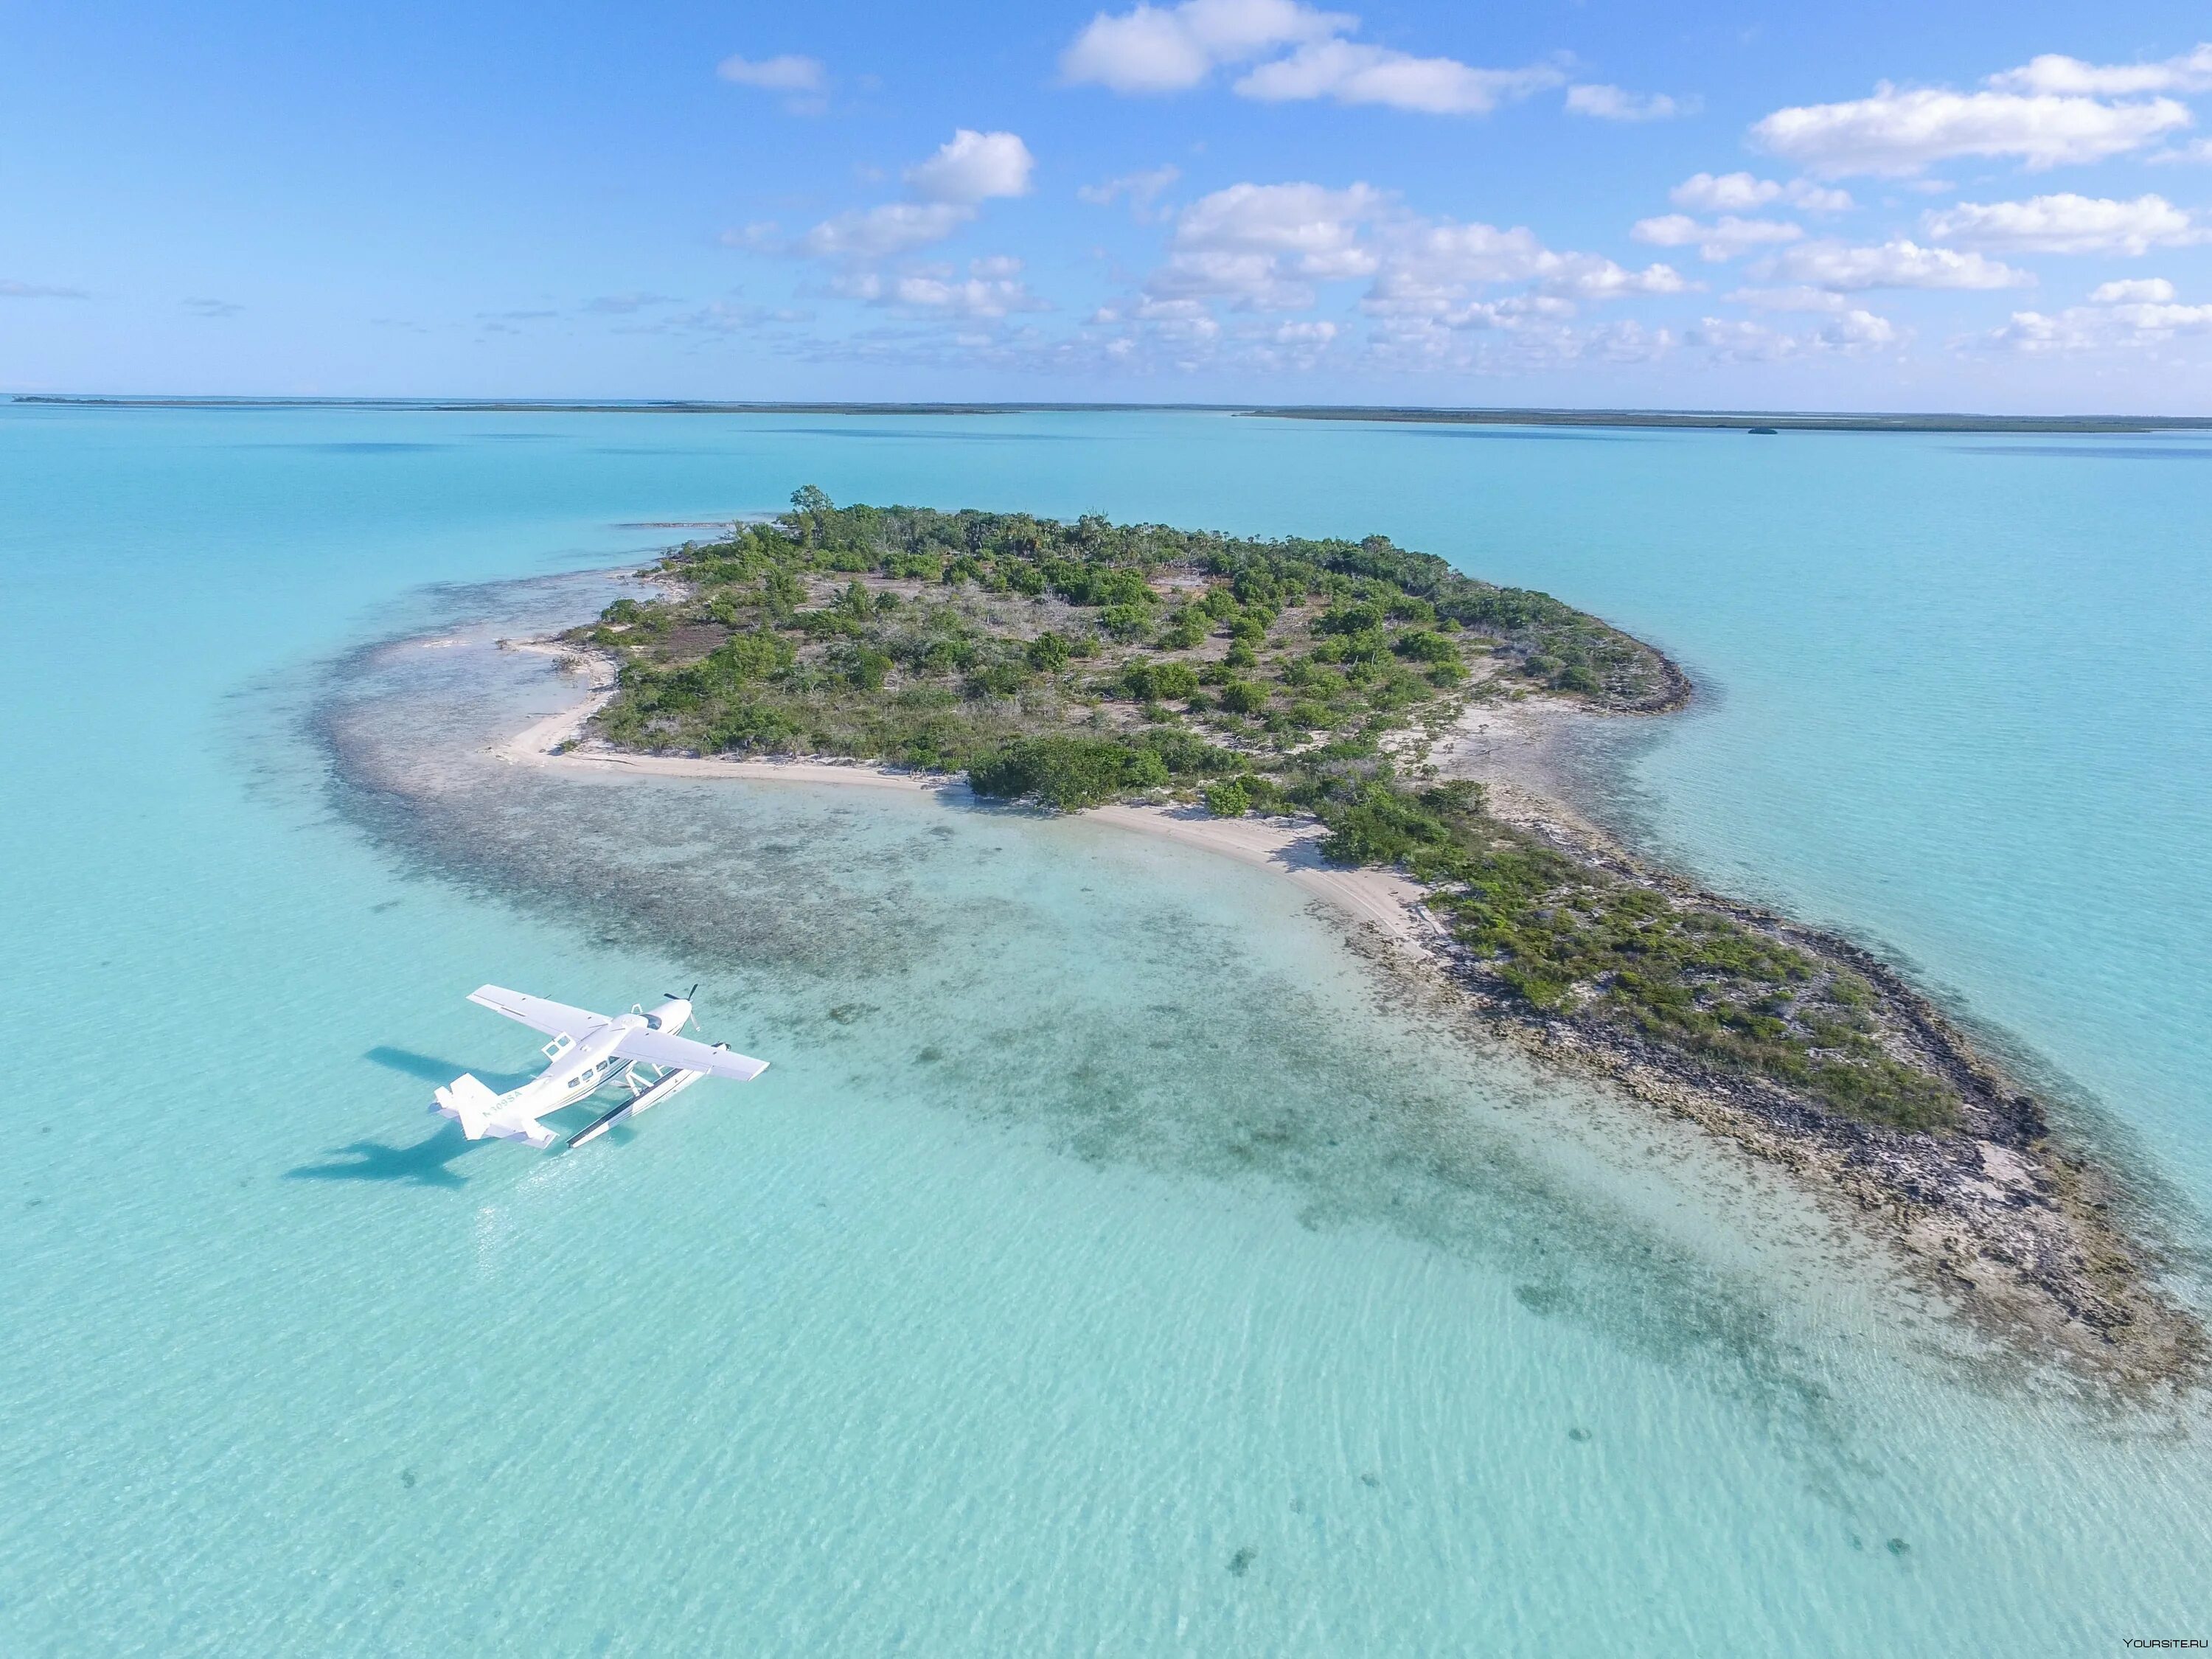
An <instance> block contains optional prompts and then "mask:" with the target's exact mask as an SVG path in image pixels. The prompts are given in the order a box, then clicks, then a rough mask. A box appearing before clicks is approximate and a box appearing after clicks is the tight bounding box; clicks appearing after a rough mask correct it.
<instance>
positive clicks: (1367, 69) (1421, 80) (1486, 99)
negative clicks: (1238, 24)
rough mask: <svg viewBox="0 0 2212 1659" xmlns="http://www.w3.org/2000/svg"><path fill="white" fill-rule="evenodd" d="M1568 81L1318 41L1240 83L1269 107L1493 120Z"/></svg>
mask: <svg viewBox="0 0 2212 1659" xmlns="http://www.w3.org/2000/svg"><path fill="white" fill-rule="evenodd" d="M1565 78H1566V77H1565V76H1564V75H1562V74H1561V73H1560V72H1559V70H1556V69H1553V68H1552V67H1550V66H1549V65H1547V64H1534V65H1531V66H1530V67H1529V68H1527V69H1516V70H1492V69H1475V68H1473V67H1471V66H1470V65H1468V64H1462V63H1461V62H1459V61H1458V60H1457V59H1456V58H1416V57H1414V56H1413V54H1412V53H1410V52H1396V51H1393V50H1392V49H1391V48H1389V47H1388V46H1366V45H1363V44H1361V43H1360V42H1358V41H1353V40H1316V41H1314V42H1313V43H1311V44H1310V45H1308V46H1301V47H1299V48H1298V50H1297V51H1296V52H1292V53H1291V55H1290V56H1289V57H1288V58H1278V59H1276V60H1275V61H1274V62H1273V63H1271V64H1261V65H1260V66H1259V67H1258V68H1256V69H1255V70H1252V71H1251V72H1250V73H1249V74H1248V75H1247V76H1244V78H1243V80H1241V81H1239V82H1237V87H1236V90H1237V93H1238V94H1241V95H1242V96H1243V97H1246V98H1257V99H1261V100H1265V101H1267V102H1269V103H1282V102H1288V101H1291V100H1298V99H1306V98H1332V99H1334V100H1336V101H1337V102H1338V103H1340V104H1387V105H1388V106H1390V107H1391V108H1393V109H1404V110H1414V111H1418V112H1420V113H1422V114H1425V115H1487V114H1488V113H1489V112H1491V111H1492V110H1494V109H1496V108H1497V107H1498V105H1500V104H1502V103H1506V102H1510V100H1514V99H1516V98H1525V97H1527V96H1528V94H1531V93H1534V92H1541V91H1543V90H1544V89H1545V88H1547V87H1556V86H1558V85H1559V83H1560V82H1562V81H1564V80H1565Z"/></svg>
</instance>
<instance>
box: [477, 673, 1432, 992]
mask: <svg viewBox="0 0 2212 1659" xmlns="http://www.w3.org/2000/svg"><path fill="white" fill-rule="evenodd" d="M516 648H518V649H520V650H528V651H538V652H540V653H544V654H546V655H549V656H551V655H562V656H569V657H570V658H571V659H572V660H573V653H565V652H555V651H553V650H552V649H550V647H545V646H544V645H541V644H538V643H535V642H532V643H521V642H518V644H517V647H516ZM585 660H586V665H587V666H588V668H589V669H590V671H591V674H592V685H591V690H590V691H589V693H588V694H587V695H586V696H584V697H583V698H582V700H580V702H577V703H576V704H574V706H573V707H571V708H564V709H562V710H561V711H559V712H558V713H556V714H548V715H547V716H546V717H545V718H544V719H543V720H537V721H534V722H532V724H531V725H530V726H526V728H524V729H523V730H522V731H520V732H516V733H515V734H514V736H513V737H512V738H508V739H507V741H506V742H504V743H501V744H495V745H494V747H493V749H492V751H491V752H492V753H493V754H494V755H495V756H497V757H499V758H500V759H501V760H503V761H507V762H509V763H513V764H517V765H528V766H544V767H552V768H558V769H563V770H574V771H581V772H598V773H602V774H605V773H620V772H629V773H634V774H642V775H649V776H653V777H666V778H701V779H716V780H721V781H733V782H741V783H803V784H836V785H842V786H846V787H857V788H864V789H898V790H905V791H908V792H909V793H916V794H927V793H940V792H944V793H957V794H959V795H961V796H963V797H965V796H966V795H967V793H968V786H967V785H966V784H965V783H964V782H963V781H961V780H960V779H958V778H956V777H948V776H946V775H943V774H939V773H924V772H901V771H895V770H892V769H888V768H884V767H880V766H871V765H866V764H863V763H857V762H839V761H823V760H718V759H696V758H693V757H688V756H679V755H633V754H624V753H622V752H619V751H617V750H611V749H603V748H599V747H596V746H593V747H586V748H576V749H568V750H562V752H560V753H557V754H556V752H554V751H555V750H556V748H557V747H559V745H562V744H568V743H571V742H574V741H575V740H576V739H577V737H578V734H579V733H580V732H581V731H582V730H583V727H584V723H585V722H586V720H590V719H591V717H592V715H593V714H597V713H598V712H599V709H600V708H604V707H605V704H606V702H607V700H608V699H609V698H610V697H611V696H613V695H614V690H615V688H614V683H613V678H612V671H611V668H612V665H611V664H608V663H606V662H605V661H604V660H602V659H588V658H587V659H585ZM1083 816H1084V817H1085V819H1086V820H1088V821H1089V822H1091V823H1105V824H1111V825H1113V826H1115V828H1117V829H1127V830H1129V831H1131V832H1133V833H1134V834H1138V835H1146V836H1158V837H1159V838H1160V839H1162V840H1164V841H1172V842H1179V843H1181V844H1182V845H1183V846H1185V847H1194V848H1200V849H1201V850H1203V851H1206V852H1209V853H1218V854H1222V855H1224V856H1225V857H1228V858H1233V859H1236V860H1240V861H1241V862H1243V863H1245V864H1249V865H1253V866H1257V867H1259V868H1261V869H1267V870H1273V871H1275V872H1278V873H1279V874H1281V875H1283V876H1285V877H1287V878H1289V879H1290V880H1291V881H1293V882H1296V883H1297V884H1298V885H1299V886H1300V887H1301V888H1303V889H1304V890H1305V891H1306V892H1308V893H1310V894H1311V895H1312V896H1314V897H1315V898H1316V899H1318V900H1320V901H1321V902H1322V903H1324V904H1326V905H1328V906H1329V907H1330V908H1332V909H1334V910H1335V911H1337V912H1338V913H1339V914H1340V915H1343V916H1344V917H1345V918H1346V920H1347V921H1352V923H1354V924H1355V925H1358V926H1362V927H1371V928H1372V929H1373V930H1374V931H1375V932H1376V933H1377V934H1379V935H1380V936H1381V937H1383V939H1387V940H1389V942H1390V943H1391V944H1393V945H1397V946H1399V947H1401V948H1402V949H1405V950H1407V951H1412V952H1414V953H1416V954H1422V955H1425V953H1426V951H1428V949H1429V948H1430V947H1431V945H1434V944H1436V943H1437V941H1438V940H1440V939H1442V937H1443V930H1442V929H1441V927H1439V926H1438V925H1437V921H1436V919H1435V918H1434V917H1433V916H1431V915H1430V914H1429V911H1428V909H1427V908H1426V907H1425V905H1424V904H1423V903H1422V902H1421V890H1420V889H1419V887H1418V886H1416V885H1415V884H1413V883H1412V882H1411V881H1408V880H1407V879H1406V878H1405V877H1403V876H1401V875H1398V874H1395V872H1389V871H1383V870H1353V869H1344V868H1341V867H1340V866H1334V865H1331V864H1329V863H1328V862H1327V861H1326V860H1323V859H1322V855H1321V850H1320V843H1321V840H1322V829H1321V827H1320V826H1319V825H1318V824H1316V823H1310V822H1308V823H1298V822H1294V821H1292V820H1291V819H1287V818H1260V817H1243V818H1221V817H1214V816H1213V815H1212V814H1211V813H1209V812H1207V811H1204V810H1203V809H1202V808H1197V807H1188V806H1140V805H1119V804H1116V805H1108V806H1094V807H1092V808H1091V809H1090V810H1089V811H1086V812H1085V813H1084V814H1083Z"/></svg>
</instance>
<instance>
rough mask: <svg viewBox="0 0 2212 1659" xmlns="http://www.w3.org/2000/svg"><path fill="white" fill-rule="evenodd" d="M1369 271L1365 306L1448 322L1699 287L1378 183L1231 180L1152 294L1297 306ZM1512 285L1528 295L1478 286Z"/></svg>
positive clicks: (1518, 318) (1188, 212) (1155, 301)
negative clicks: (1405, 201)
mask: <svg viewBox="0 0 2212 1659" xmlns="http://www.w3.org/2000/svg"><path fill="white" fill-rule="evenodd" d="M1358 277H1371V278H1372V279H1373V280H1372V282H1371V283H1370V287H1369V289H1368V291H1367V293H1366V295H1365V296H1364V298H1363V299H1362V301H1360V308H1361V309H1362V310H1363V311H1364V312H1365V313H1367V314H1368V315H1369V316H1370V317H1374V318H1378V319H1414V320H1419V321H1420V322H1421V323H1422V324H1423V325H1424V326H1426V325H1436V326H1440V327H1449V328H1468V327H1493V326H1523V325H1528V324H1529V323H1530V322H1532V321H1534V320H1538V319H1543V320H1548V321H1553V322H1559V321H1564V319H1568V318H1571V317H1572V316H1574V315H1575V314H1576V312H1577V307H1578V306H1580V305H1582V304H1585V303H1591V302H1602V301H1607V300H1613V299H1618V298H1622V297H1625V296H1628V295H1648V294H1676V293H1680V292H1682V291H1683V290H1684V289H1686V288H1687V287H1688V286H1689V284H1687V283H1685V282H1684V281H1683V279H1682V277H1681V276H1680V273H1678V272H1677V271H1675V270H1674V268H1673V267H1671V266H1668V265H1664V264H1654V265H1650V266H1646V267H1645V268H1644V269H1643V270H1630V269H1628V268H1626V267H1624V266H1622V265H1620V264H1616V263H1614V262H1613V260H1611V259H1607V258H1603V257H1602V256H1601V255H1597V254H1592V253H1576V252H1558V251H1555V250H1553V249H1550V248H1547V247H1546V246H1544V245H1543V244H1542V243H1541V241H1539V240H1537V239H1536V236H1535V235H1534V233H1533V232H1531V231H1529V230H1528V229H1527V228H1525V227H1519V226H1516V227H1515V228H1511V229H1501V228H1498V226H1495V225H1486V224H1479V223H1461V222H1454V221H1451V220H1435V219H1424V218H1421V217H1419V216H1416V215H1414V214H1412V213H1409V212H1407V211H1406V210H1405V209H1404V208H1403V207H1402V205H1401V204H1399V203H1398V202H1397V201H1396V199H1395V197H1392V196H1390V195H1389V194H1388V193H1387V192H1385V191H1379V190H1377V189H1376V188H1375V187H1374V186H1372V185H1365V184H1354V185H1347V186H1346V187H1344V188H1342V189H1332V188H1329V187H1328V186H1325V185H1316V184H1305V183H1299V184H1282V185H1256V184H1239V185H1231V186H1229V187H1228V188H1227V189H1225V190H1219V191H1214V192H1213V193H1212V194H1211V195H1209V196H1206V197H1201V198H1200V199H1199V200H1198V201H1196V202H1194V203H1192V204H1189V205H1188V207H1186V208H1184V209H1183V210H1182V212H1181V213H1180V214H1179V215H1177V216H1176V229H1175V234H1174V235H1173V236H1172V238H1171V239H1170V244H1169V250H1168V256H1167V258H1166V259H1165V261H1164V263H1163V264H1161V265H1160V266H1159V268H1158V269H1157V270H1154V271H1153V272H1152V275H1151V276H1149V277H1147V278H1146V282H1145V284H1144V290H1143V294H1144V300H1145V301H1146V303H1147V304H1151V305H1164V304H1172V305H1175V306H1177V307H1200V309H1203V308H1204V307H1206V305H1207V304H1208V303H1209V302H1212V303H1219V304H1222V305H1225V306H1226V307H1229V308H1230V309H1231V310H1236V311H1255V312H1281V311H1297V310H1304V309H1306V308H1308V307H1311V306H1312V305H1314V304H1315V303H1316V298H1317V286H1318V285H1319V284H1320V283H1328V282H1339V281H1344V280H1347V279H1352V278H1358ZM1508 285H1520V286H1522V288H1523V289H1524V291H1523V292H1522V293H1518V294H1514V295H1506V296H1504V297H1502V298H1492V297H1488V296H1486V295H1482V294H1480V293H1479V292H1478V290H1481V289H1495V288H1498V287H1503V286H1508ZM1135 314H1136V313H1133V312H1132V311H1131V310H1129V308H1127V307H1121V308H1118V309H1117V310H1116V313H1115V315H1116V318H1117V319H1121V320H1124V321H1126V320H1128V319H1130V318H1131V317H1133V316H1134V315H1135ZM1173 314H1176V315H1182V314H1185V313H1182V312H1180V311H1179V312H1177V313H1173ZM1409 325H1410V324H1409Z"/></svg>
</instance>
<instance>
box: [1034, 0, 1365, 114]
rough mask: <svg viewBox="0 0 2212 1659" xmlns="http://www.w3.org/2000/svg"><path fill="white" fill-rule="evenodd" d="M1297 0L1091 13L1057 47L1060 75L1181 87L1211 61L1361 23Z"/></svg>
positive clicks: (1233, 0)
mask: <svg viewBox="0 0 2212 1659" xmlns="http://www.w3.org/2000/svg"><path fill="white" fill-rule="evenodd" d="M1358 24H1359V20H1358V18H1357V17H1354V16H1352V15H1349V14H1347V13H1345V12H1332V11H1320V10H1317V9H1315V8H1314V7H1311V6H1307V5H1302V4H1299V3H1297V0H1187V3H1185V4H1183V5H1180V6H1172V7H1170V6H1152V5H1146V4H1139V6H1137V7H1136V9H1134V10H1132V11H1127V12H1123V13H1121V15H1119V16H1109V15H1107V14H1106V13H1104V12H1103V11H1102V12H1100V13H1098V14H1097V15H1096V16H1094V17H1093V18H1092V19H1091V21H1090V23H1089V25H1088V26H1087V27H1085V29H1084V31H1083V33H1080V34H1079V35H1077V36H1076V37H1075V40H1074V41H1073V44H1071V45H1070V46H1068V48H1067V50H1066V52H1062V53H1061V54H1060V76H1061V78H1062V79H1063V80H1066V81H1068V82H1073V83H1075V84H1079V85H1081V84H1092V85H1097V86H1103V87H1107V88H1111V89H1112V90H1114V91H1115V92H1121V93H1146V92H1182V91H1185V90H1187V89H1188V88H1192V87H1194V86H1197V85H1198V84H1199V83H1200V82H1203V81H1204V80H1205V79H1206V77H1207V76H1209V75H1211V74H1212V72H1213V71H1214V70H1215V69H1217V68H1218V67H1219V66H1221V65H1223V64H1244V63H1249V62H1251V61H1252V60H1253V59H1254V58H1261V57H1264V56H1266V55H1267V53H1268V52H1275V51H1279V50H1280V49H1281V48H1283V47H1285V46H1298V45H1301V44H1303V43H1304V42H1307V41H1311V40H1326V39H1328V37H1329V36H1331V35H1335V34H1341V33H1346V32H1347V31H1349V30H1351V29H1353V28H1356V27H1358Z"/></svg>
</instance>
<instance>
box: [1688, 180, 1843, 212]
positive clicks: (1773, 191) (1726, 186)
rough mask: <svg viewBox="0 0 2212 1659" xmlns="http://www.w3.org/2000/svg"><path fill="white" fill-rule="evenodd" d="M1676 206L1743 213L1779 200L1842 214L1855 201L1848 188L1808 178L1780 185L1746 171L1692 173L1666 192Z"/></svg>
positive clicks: (1799, 206)
mask: <svg viewBox="0 0 2212 1659" xmlns="http://www.w3.org/2000/svg"><path fill="white" fill-rule="evenodd" d="M1667 199H1668V201H1670V202H1672V203H1673V204H1674V205H1675V206H1676V207H1679V208H1687V209H1689V210H1690V211H1691V212H1692V213H1742V212H1746V211H1747V210H1750V209H1753V208H1762V207H1765V205H1766V204H1768V203H1770V202H1781V203H1783V204H1785V205H1787V206H1790V207H1794V208H1796V209H1799V210H1802V211H1803V212H1806V213H1844V212H1848V211H1849V210H1850V209H1851V208H1852V207H1853V206H1854V205H1855V204H1854V203H1853V202H1852V200H1851V198H1850V192H1849V191H1841V190H1831V189H1829V188H1827V187H1826V186H1825V185H1816V184H1814V183H1813V181H1812V180H1811V179H1791V180H1790V182H1789V183H1788V184H1786V185H1785V184H1782V183H1780V182H1778V180H1776V179H1760V178H1758V177H1755V176H1754V175H1753V174H1751V173H1722V174H1721V175H1720V176H1719V177H1718V178H1715V177H1714V176H1713V175H1712V174H1711V173H1693V174H1692V175H1691V176H1690V177H1689V178H1687V179H1684V180H1682V182H1681V183H1680V184H1679V185H1675V186H1674V189H1672V190H1670V191H1668V192H1667Z"/></svg>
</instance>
